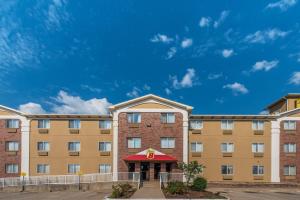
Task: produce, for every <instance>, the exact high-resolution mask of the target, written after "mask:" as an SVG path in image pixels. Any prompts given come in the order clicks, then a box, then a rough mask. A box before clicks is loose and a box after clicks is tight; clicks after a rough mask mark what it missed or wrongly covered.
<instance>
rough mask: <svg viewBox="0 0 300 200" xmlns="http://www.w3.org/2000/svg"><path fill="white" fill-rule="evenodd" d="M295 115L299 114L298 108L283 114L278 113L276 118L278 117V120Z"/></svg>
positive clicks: (299, 109)
mask: <svg viewBox="0 0 300 200" xmlns="http://www.w3.org/2000/svg"><path fill="white" fill-rule="evenodd" d="M297 113H300V108H295V109H293V110H289V111H285V112H282V113H279V114H278V115H276V116H278V117H279V118H280V117H286V116H289V115H293V114H297Z"/></svg>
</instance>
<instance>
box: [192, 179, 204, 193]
mask: <svg viewBox="0 0 300 200" xmlns="http://www.w3.org/2000/svg"><path fill="white" fill-rule="evenodd" d="M206 187H207V181H206V179H205V178H202V177H197V178H195V179H194V181H193V185H192V189H193V190H196V191H203V190H205V189H206Z"/></svg>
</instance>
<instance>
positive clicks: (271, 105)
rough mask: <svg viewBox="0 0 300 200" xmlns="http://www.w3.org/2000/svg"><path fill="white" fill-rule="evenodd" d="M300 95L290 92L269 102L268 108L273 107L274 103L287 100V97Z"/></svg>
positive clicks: (299, 94)
mask: <svg viewBox="0 0 300 200" xmlns="http://www.w3.org/2000/svg"><path fill="white" fill-rule="evenodd" d="M298 97H300V93H288V94H287V95H285V96H283V97H281V98H280V99H278V100H276V101H274V102H273V103H271V104H269V105H268V106H266V109H270V108H271V107H273V106H274V105H276V104H278V103H280V102H282V101H285V100H286V99H287V98H298Z"/></svg>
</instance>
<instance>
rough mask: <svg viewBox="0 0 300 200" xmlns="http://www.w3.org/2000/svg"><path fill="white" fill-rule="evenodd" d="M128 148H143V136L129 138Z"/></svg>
mask: <svg viewBox="0 0 300 200" xmlns="http://www.w3.org/2000/svg"><path fill="white" fill-rule="evenodd" d="M127 143H128V148H141V138H137V137H136V138H128V139H127Z"/></svg>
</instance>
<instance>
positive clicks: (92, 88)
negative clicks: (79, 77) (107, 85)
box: [80, 84, 102, 93]
mask: <svg viewBox="0 0 300 200" xmlns="http://www.w3.org/2000/svg"><path fill="white" fill-rule="evenodd" d="M80 87H81V88H82V89H84V90H88V91H90V92H95V93H101V91H102V90H101V89H100V88H95V87H91V86H89V85H84V84H82V85H80Z"/></svg>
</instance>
